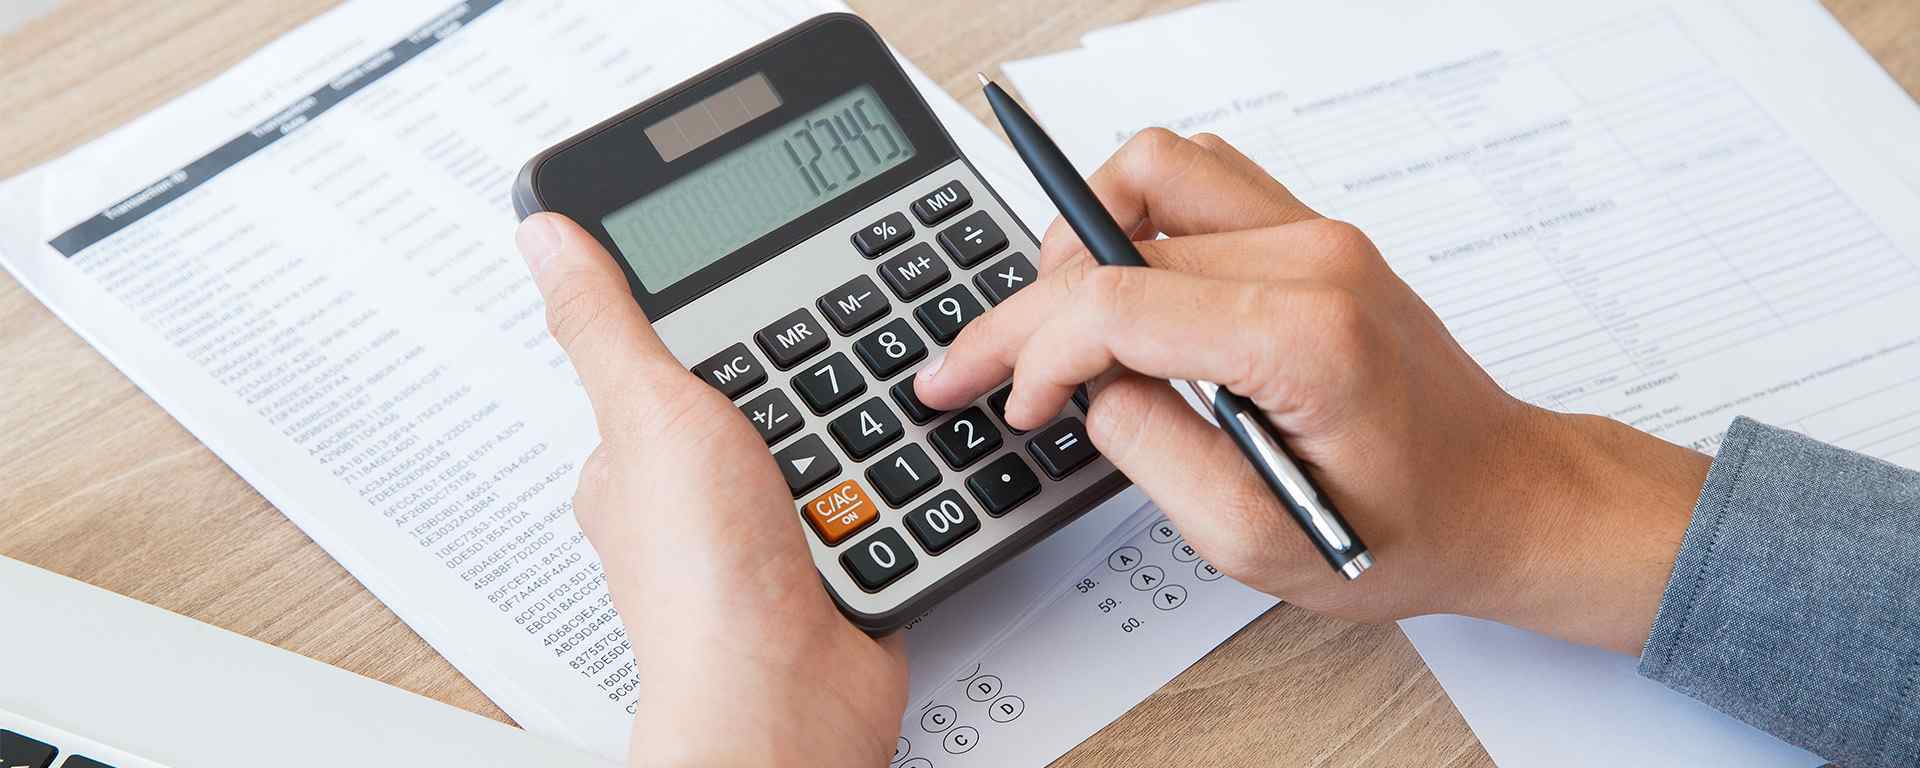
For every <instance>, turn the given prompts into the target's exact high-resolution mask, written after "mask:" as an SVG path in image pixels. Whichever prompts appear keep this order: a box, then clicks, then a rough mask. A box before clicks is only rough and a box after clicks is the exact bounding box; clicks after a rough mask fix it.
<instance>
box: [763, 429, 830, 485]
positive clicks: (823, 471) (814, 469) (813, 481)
mask: <svg viewBox="0 0 1920 768" xmlns="http://www.w3.org/2000/svg"><path fill="white" fill-rule="evenodd" d="M773 463H775V464H778V465H780V475H781V476H782V477H785V478H786V479H787V489H788V490H790V491H793V497H794V498H796V499H797V498H800V494H803V493H806V492H807V491H810V490H812V489H813V488H814V487H815V486H818V485H819V484H821V483H824V482H826V481H827V480H829V479H831V478H832V477H833V476H834V475H838V474H840V461H839V460H838V459H835V458H834V457H833V452H831V451H828V450H827V441H825V440H821V439H820V436H819V435H807V436H806V437H802V438H800V439H799V440H795V441H793V444H791V445H788V446H787V447H785V448H782V449H780V450H778V451H775V452H774V454H773Z"/></svg>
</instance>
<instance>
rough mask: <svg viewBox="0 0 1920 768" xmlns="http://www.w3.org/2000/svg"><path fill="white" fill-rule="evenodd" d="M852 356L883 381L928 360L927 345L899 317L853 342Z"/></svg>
mask: <svg viewBox="0 0 1920 768" xmlns="http://www.w3.org/2000/svg"><path fill="white" fill-rule="evenodd" d="M853 352H854V354H856V355H859V356H860V362H863V363H866V364H867V370H869V371H873V375H874V376H877V377H879V378H882V379H884V378H887V377H889V376H892V375H894V374H896V373H899V372H901V371H903V370H906V368H907V366H910V365H913V364H914V363H917V362H920V359H921V358H923V357H926V356H927V343H926V342H924V341H921V340H920V334H917V333H914V332H913V326H911V325H908V324H907V319H906V318H904V317H896V318H894V319H892V320H890V321H888V322H887V324H886V325H883V326H880V328H879V329H878V330H875V331H874V332H873V333H869V334H867V335H866V336H862V337H861V338H860V340H859V341H856V342H854V343H853Z"/></svg>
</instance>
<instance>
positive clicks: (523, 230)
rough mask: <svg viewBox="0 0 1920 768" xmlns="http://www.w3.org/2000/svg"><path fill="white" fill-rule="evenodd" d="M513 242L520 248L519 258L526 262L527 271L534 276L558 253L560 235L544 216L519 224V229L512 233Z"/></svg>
mask: <svg viewBox="0 0 1920 768" xmlns="http://www.w3.org/2000/svg"><path fill="white" fill-rule="evenodd" d="M513 242H514V244H515V245H518V246H519V247H520V258H522V259H526V260H527V271H529V272H532V273H533V274H536V275H537V274H540V268H541V267H545V266H546V265H547V262H548V261H549V260H551V259H552V258H553V255H554V254H555V253H558V252H559V251H560V233H559V232H558V231H555V230H554V228H553V222H551V221H547V217H545V216H534V217H532V218H529V219H527V220H526V221H523V222H520V228H519V229H518V230H516V231H515V232H514V233H513Z"/></svg>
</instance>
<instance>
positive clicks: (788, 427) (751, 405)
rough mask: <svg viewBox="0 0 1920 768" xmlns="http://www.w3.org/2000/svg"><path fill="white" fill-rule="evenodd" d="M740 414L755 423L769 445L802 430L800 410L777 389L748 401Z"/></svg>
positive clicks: (755, 427)
mask: <svg viewBox="0 0 1920 768" xmlns="http://www.w3.org/2000/svg"><path fill="white" fill-rule="evenodd" d="M740 412H742V413H745V414H746V415H747V421H750V422H752V423H753V428H754V429H755V430H756V431H758V432H759V433H760V439H762V440H765V441H767V445H773V444H774V443H777V442H780V441H781V440H782V439H784V438H785V437H786V436H787V435H791V434H793V433H794V432H797V431H799V429H800V422H801V418H800V409H799V408H796V407H794V405H793V401H792V400H789V399H787V393H785V392H782V391H780V390H777V389H769V390H767V391H765V392H762V393H760V395H759V396H758V397H755V398H753V399H752V400H748V401H747V402H746V404H745V405H742V406H740Z"/></svg>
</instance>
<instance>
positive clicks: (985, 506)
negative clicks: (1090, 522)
mask: <svg viewBox="0 0 1920 768" xmlns="http://www.w3.org/2000/svg"><path fill="white" fill-rule="evenodd" d="M958 167H960V170H959V171H958V173H957V174H956V175H955V176H947V175H944V174H943V175H942V176H940V177H937V178H931V179H929V181H937V182H940V185H939V186H931V185H928V186H923V187H921V188H919V189H917V190H911V191H909V190H902V191H901V192H899V193H897V194H896V196H894V197H892V198H890V199H889V202H888V205H887V206H886V207H880V206H876V208H877V209H876V210H871V211H869V212H867V213H864V214H856V215H855V216H853V217H852V219H853V220H850V221H846V222H844V225H846V226H844V227H842V228H839V229H837V230H836V231H837V232H838V233H839V234H837V235H835V236H833V237H832V238H830V240H829V239H827V238H822V241H823V242H820V243H805V244H802V245H801V246H798V248H802V249H805V250H806V255H805V256H804V257H803V258H804V260H803V261H794V260H791V259H788V260H785V261H776V262H774V269H775V270H776V272H777V274H778V275H779V277H778V278H775V277H773V276H770V275H768V276H762V277H761V278H760V279H759V280H758V281H757V282H756V281H754V280H753V275H752V274H751V273H750V274H749V275H748V276H747V279H748V280H749V283H750V284H749V285H747V286H742V287H739V288H735V289H734V290H737V291H741V292H740V293H736V294H735V296H736V297H739V296H778V295H781V294H780V293H779V291H781V290H783V289H784V290H787V291H789V293H798V294H799V295H797V296H792V297H791V298H790V299H788V301H792V302H793V303H792V304H787V305H786V306H784V307H783V306H780V304H779V303H775V304H773V305H771V306H761V307H760V311H764V312H767V314H766V315H760V316H757V317H746V318H739V319H738V320H735V319H734V318H733V317H730V316H728V314H727V310H725V309H722V308H718V307H716V308H714V309H713V310H709V311H708V312H705V313H698V314H696V315H694V316H692V317H688V318H686V319H681V318H668V319H667V322H666V323H664V324H663V325H661V326H660V327H661V331H662V334H663V336H664V337H666V338H667V339H669V340H670V341H671V340H672V339H674V338H676V337H678V336H680V335H681V334H682V333H684V332H686V331H683V329H685V328H688V327H694V328H700V329H713V330H716V331H717V330H719V329H721V328H724V327H737V326H733V324H734V323H743V324H745V325H746V327H745V328H744V329H739V330H737V331H735V332H736V333H739V334H741V335H742V336H745V335H747V334H748V333H751V341H748V340H747V339H744V338H740V337H739V336H736V337H734V338H731V339H726V338H724V337H723V338H722V339H721V340H718V341H717V342H716V343H714V346H713V348H709V349H706V350H699V351H703V352H708V353H713V354H712V355H711V356H710V357H708V358H707V359H705V360H704V361H702V362H701V363H700V364H699V365H696V366H694V367H693V371H694V373H695V374H696V375H698V376H700V378H701V379H702V380H704V381H706V382H707V383H708V384H709V385H710V386H713V387H714V388H715V389H717V390H719V391H720V392H721V393H723V394H725V395H726V396H727V397H729V398H730V399H732V400H734V401H735V405H736V407H738V408H739V410H740V412H741V415H742V417H743V418H746V419H747V420H748V422H749V423H751V424H752V425H753V427H754V429H755V430H756V432H757V433H758V434H759V435H760V437H761V439H762V440H764V441H765V442H766V444H767V446H768V450H769V451H770V452H771V453H772V454H773V458H774V462H775V465H776V466H777V467H778V468H779V470H780V473H781V475H782V477H783V478H784V479H785V480H786V482H787V486H788V490H789V491H791V493H792V495H793V498H794V499H795V507H796V508H797V510H798V514H799V515H800V517H801V518H802V519H803V520H804V521H805V525H804V526H803V527H805V528H806V529H807V534H806V537H807V538H808V539H809V540H810V542H811V543H810V544H809V547H810V549H811V551H812V552H813V553H814V557H815V560H816V562H817V563H818V564H819V566H820V570H821V573H822V575H823V576H825V577H826V580H827V582H828V583H829V584H830V586H831V587H832V588H833V589H834V590H835V591H836V593H837V594H838V595H839V596H840V600H841V603H842V605H844V606H846V607H848V608H849V609H850V610H856V611H862V612H875V611H880V612H885V611H892V610H896V609H897V608H898V607H900V606H904V605H906V604H907V603H906V601H908V600H912V599H914V598H915V596H916V591H917V590H924V589H927V588H929V587H930V586H932V585H934V584H938V583H941V581H942V580H944V579H946V578H947V577H948V576H949V575H951V574H956V573H959V572H960V569H964V568H969V567H972V566H973V565H974V563H975V560H976V559H977V558H980V557H983V556H989V553H991V552H995V551H998V548H999V545H1000V543H1001V542H1002V541H1003V540H1005V539H1006V538H1007V537H1009V536H1013V535H1018V534H1019V532H1020V531H1022V530H1024V529H1026V528H1027V527H1028V526H1030V525H1034V524H1036V523H1037V522H1038V521H1041V520H1048V519H1051V518H1049V517H1048V515H1051V514H1054V513H1055V512H1057V510H1054V509H1052V507H1053V506H1054V505H1057V504H1060V503H1063V501H1064V500H1065V499H1066V498H1068V494H1071V493H1079V491H1080V490H1081V489H1084V488H1086V487H1087V481H1086V480H1083V479H1082V478H1083V477H1085V476H1091V475H1094V474H1095V473H1094V471H1093V470H1092V469H1089V468H1088V467H1089V466H1090V465H1092V464H1094V463H1096V462H1097V461H1098V460H1099V454H1098V452H1097V451H1094V450H1093V449H1092V446H1091V444H1090V443H1089V442H1088V440H1087V438H1086V431H1085V427H1084V425H1083V423H1082V421H1083V419H1084V411H1085V406H1084V405H1082V406H1081V408H1080V410H1077V411H1076V410H1063V411H1062V413H1061V414H1060V418H1058V419H1056V420H1054V421H1052V422H1050V423H1049V424H1048V425H1047V426H1046V427H1043V428H1040V429H1036V430H1035V431H1034V432H1033V433H1032V434H1023V433H1019V432H1015V431H1013V430H1011V429H1010V428H1008V427H1007V426H1006V425H1005V419H1004V416H1003V412H1004V409H1005V402H1006V388H1005V387H1004V386H1003V387H1000V388H996V392H995V393H994V394H992V395H990V396H986V397H982V398H980V399H979V400H977V401H975V402H974V403H971V404H968V405H965V406H962V407H960V408H958V409H956V410H954V411H952V412H944V411H939V410H935V409H933V408H930V407H928V406H927V405H926V404H925V403H923V402H921V401H920V399H919V397H918V395H917V393H916V392H915V390H914V377H913V376H912V372H913V370H914V369H915V368H917V367H918V366H920V365H922V364H923V363H924V362H925V361H926V360H927V358H928V356H929V355H931V354H933V352H934V350H932V349H929V347H930V346H933V345H938V346H942V347H945V346H948V345H951V344H952V343H953V342H954V340H955V339H957V338H958V337H959V334H960V333H961V331H962V330H963V329H964V328H965V327H966V326H967V325H968V324H970V323H971V322H973V320H974V319H975V318H978V317H979V316H980V315H981V314H983V313H984V312H985V311H986V309H987V308H988V307H990V306H993V305H997V304H1000V303H1002V302H1004V301H1006V300H1007V299H1008V298H1009V297H1011V296H1013V295H1014V293H1016V292H1017V291H1020V290H1023V289H1024V288H1025V287H1026V286H1028V285H1031V284H1033V282H1034V281H1035V280H1036V279H1037V278H1038V274H1037V272H1036V270H1035V269H1034V263H1033V262H1032V261H1031V260H1030V258H1029V256H1028V254H1032V253H1033V250H1032V248H1033V247H1034V243H1033V240H1032V238H1031V237H1030V236H1028V235H1027V234H1026V233H1024V232H1016V231H1015V230H1013V229H1007V228H1006V227H1013V226H1014V223H1013V219H1011V218H1009V217H1008V215H1007V213H1006V212H1005V210H1004V209H1003V208H1002V207H1001V205H1000V203H999V202H998V201H997V200H996V199H995V198H993V197H992V196H991V195H989V194H987V193H986V192H985V190H984V189H978V190H970V187H972V186H978V182H977V181H975V180H974V177H970V176H967V175H966V173H967V171H966V170H965V169H964V166H958ZM956 176H958V178H956ZM910 195H918V196H917V197H915V196H910ZM863 222H864V225H863V226H861V227H860V228H859V229H852V228H851V227H852V226H853V225H861V224H862V223H863ZM1010 235H1013V237H1011V238H1010V237H1009V236H1010ZM849 244H850V245H851V247H849ZM1009 246H1012V247H1011V248H1010V247H1009ZM835 254H838V255H835ZM808 270H811V271H814V272H820V273H823V274H822V277H823V278H825V277H826V276H829V275H830V276H831V279H818V280H816V279H813V278H812V277H811V276H810V275H809V274H808V272H807V271H808ZM842 270H844V271H842ZM829 287H831V288H830V289H829ZM801 302H809V303H806V304H802V303H801ZM725 303H727V304H729V305H732V306H733V307H737V308H746V309H748V311H752V310H751V307H753V306H756V305H752V304H746V303H738V302H737V301H735V300H729V301H727V302H725ZM695 306H696V307H697V306H698V304H696V305H695ZM737 308H736V309H733V310H732V311H734V312H736V313H737V312H738V311H739V310H738V309H737ZM682 311H686V310H682ZM776 313H784V316H781V317H779V318H778V319H777V320H775V319H773V318H772V317H771V315H773V314H776ZM769 320H771V321H772V322H767V321H769ZM761 323H765V325H761ZM676 324H678V326H679V327H678V328H676V327H675V325H676ZM689 324H692V325H689ZM709 332H711V331H705V330H702V331H695V333H709ZM715 349H718V350H719V351H718V352H715V351H714V350H715ZM881 390H885V391H884V392H882V391H881ZM1111 473H1112V469H1111V468H1110V467H1107V468H1104V469H1102V470H1101V471H1100V472H1099V473H1098V476H1099V477H1101V478H1111V477H1112V474H1111ZM1109 482H1111V480H1109ZM1054 483H1058V484H1059V485H1060V488H1059V489H1058V490H1059V491H1062V493H1058V494H1056V493H1055V492H1054V490H1051V487H1052V484H1054ZM1043 504H1044V505H1046V507H1045V508H1039V505H1043ZM1025 535H1027V536H1031V535H1032V533H1031V532H1029V533H1027V534H1025ZM902 582H905V584H903V583H902Z"/></svg>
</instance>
